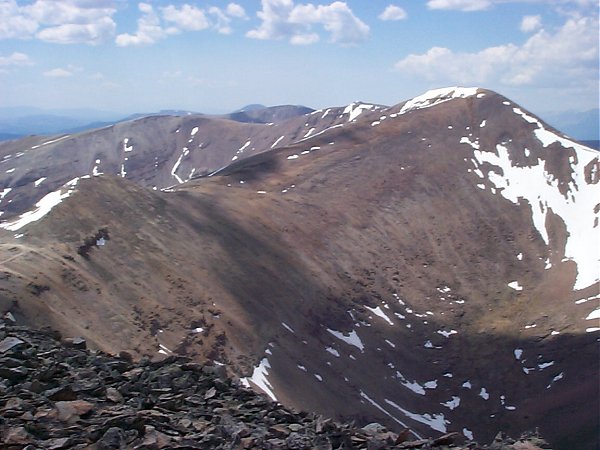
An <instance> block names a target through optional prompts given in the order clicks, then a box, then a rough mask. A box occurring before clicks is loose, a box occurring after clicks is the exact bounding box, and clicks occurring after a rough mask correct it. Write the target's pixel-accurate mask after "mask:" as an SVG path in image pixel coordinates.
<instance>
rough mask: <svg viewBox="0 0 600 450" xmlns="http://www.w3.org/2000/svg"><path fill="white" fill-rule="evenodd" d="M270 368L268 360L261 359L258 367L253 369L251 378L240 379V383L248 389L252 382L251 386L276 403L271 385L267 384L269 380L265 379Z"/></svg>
mask: <svg viewBox="0 0 600 450" xmlns="http://www.w3.org/2000/svg"><path fill="white" fill-rule="evenodd" d="M270 368H271V364H269V360H268V359H267V358H263V359H262V360H261V361H260V363H259V364H258V366H256V367H255V368H254V371H253V372H252V376H250V377H244V378H240V382H241V383H242V384H243V385H244V386H246V387H248V388H249V387H250V382H252V384H254V385H255V386H257V387H258V388H259V389H260V390H261V391H263V392H264V393H265V394H267V395H268V396H269V397H271V400H273V401H274V402H276V401H277V397H275V394H274V393H273V386H271V383H269V380H268V379H267V376H268V375H269V369H270Z"/></svg>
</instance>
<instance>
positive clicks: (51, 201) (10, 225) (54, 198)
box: [0, 177, 79, 231]
mask: <svg viewBox="0 0 600 450" xmlns="http://www.w3.org/2000/svg"><path fill="white" fill-rule="evenodd" d="M78 182H79V177H77V178H73V179H72V180H71V181H69V182H67V183H65V184H64V185H63V186H62V187H61V188H60V189H58V190H56V191H54V192H50V193H48V194H46V195H45V196H44V197H42V198H41V199H40V201H39V202H37V203H36V204H35V209H33V210H31V211H27V212H26V213H23V214H21V216H20V217H19V218H18V219H16V220H14V221H12V222H4V223H0V228H4V229H5V230H8V231H17V230H20V229H21V228H23V227H24V226H25V225H28V224H30V223H32V222H36V221H38V220H40V219H41V218H42V217H44V216H45V215H46V214H48V213H49V212H50V211H52V208H54V207H55V206H56V205H58V204H59V203H60V202H62V201H63V200H64V199H65V198H67V197H69V196H70V195H71V194H72V193H73V192H75V186H77V183H78Z"/></svg>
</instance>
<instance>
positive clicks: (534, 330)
mask: <svg viewBox="0 0 600 450" xmlns="http://www.w3.org/2000/svg"><path fill="white" fill-rule="evenodd" d="M196 127H197V129H196ZM313 128H314V130H313V131H310V132H309V130H311V129H313ZM195 129H196V131H194V130H195ZM177 130H179V131H177ZM275 130H276V131H275ZM284 131H285V134H283V136H284V137H283V138H281V142H276V140H277V139H278V138H279V136H281V135H282V134H280V133H283V132H284ZM164 133H166V134H164ZM276 135H279V136H276ZM165 136H170V138H167V137H165ZM173 136H175V139H174V140H175V141H176V142H173ZM274 136H276V137H275V138H274ZM33 139H34V138H30V139H28V140H24V141H20V142H19V143H15V144H14V145H15V146H13V147H10V148H8V147H6V146H4V147H0V148H1V149H2V151H3V152H4V153H2V154H11V155H14V156H11V157H9V158H5V160H6V161H8V162H5V163H4V167H8V166H11V167H12V168H14V171H12V172H9V173H8V174H5V173H3V177H4V178H3V181H2V182H3V183H4V185H3V186H4V187H5V189H4V193H5V197H4V199H3V201H2V203H0V207H2V208H3V209H4V211H5V217H8V220H7V221H5V222H4V223H2V224H1V226H2V228H3V230H0V232H1V233H2V236H1V243H2V244H1V248H0V258H1V259H0V260H1V261H2V277H3V281H2V291H1V292H0V308H2V311H10V313H11V314H13V315H14V316H15V317H16V318H17V321H22V322H25V323H28V324H31V325H36V326H39V325H50V326H53V327H56V328H58V329H60V330H62V331H63V333H65V334H67V335H83V336H85V337H86V338H87V339H88V340H89V341H90V342H91V343H93V344H94V345H95V346H97V347H99V348H102V349H105V350H108V351H113V352H116V351H119V350H128V351H131V352H132V353H134V354H136V355H148V356H151V357H156V358H158V357H161V355H169V354H172V353H179V354H185V355H188V356H190V357H193V358H196V359H198V360H205V359H212V360H216V361H218V362H220V363H224V364H226V366H227V367H228V370H229V371H230V372H231V373H233V374H235V375H237V376H240V377H242V379H243V380H244V382H246V383H247V384H248V385H250V386H253V387H255V388H257V389H260V390H263V391H264V392H266V393H267V394H268V395H269V396H270V397H272V398H276V399H277V400H278V401H280V402H282V403H283V404H285V405H289V406H294V407H297V408H302V409H309V410H316V411H319V412H321V413H323V414H326V415H329V416H333V417H337V418H354V419H356V420H358V421H359V422H364V423H368V422H372V421H377V422H381V423H385V424H387V425H388V426H390V427H392V428H393V427H396V428H402V427H410V428H411V429H412V430H413V434H414V437H415V438H416V437H418V436H421V435H430V434H431V433H434V432H440V433H443V432H447V431H458V432H460V433H462V434H464V435H465V437H467V438H471V437H474V438H475V439H477V440H481V441H490V440H491V439H492V438H493V436H494V435H495V433H496V432H497V431H498V430H500V429H502V430H505V431H507V432H509V433H510V434H513V435H516V434H518V433H519V432H521V431H523V430H525V429H532V428H535V427H539V428H540V431H541V432H542V434H543V435H544V436H545V437H547V438H548V439H549V440H550V441H551V443H552V444H553V445H554V446H555V447H557V448H594V446H595V445H597V439H598V436H597V428H596V426H597V423H598V419H599V417H598V412H599V408H598V406H599V405H598V383H597V375H598V348H597V339H598V331H600V328H599V327H598V318H599V317H600V313H599V309H598V290H599V283H598V259H599V258H598V256H599V255H598V248H599V246H598V220H599V218H598V215H599V212H600V206H599V205H598V203H599V200H598V199H599V198H600V196H599V195H598V194H600V190H599V186H598V180H599V176H600V171H599V169H600V162H599V159H598V153H597V152H595V151H593V150H591V149H589V148H586V147H584V146H581V145H579V144H577V143H575V142H572V141H570V140H568V139H567V138H565V137H563V136H562V135H561V134H560V133H558V132H556V131H555V130H553V129H551V128H550V127H549V126H547V125H546V124H544V123H543V122H541V121H540V120H539V119H537V118H536V117H535V116H533V115H532V114H530V113H529V112H527V111H524V110H523V109H522V108H520V107H519V106H518V105H515V104H513V103H511V102H510V101H509V100H507V99H506V98H504V97H502V96H500V95H498V94H495V93H493V92H490V91H486V90H483V89H459V88H449V89H443V90H436V91H431V92H428V93H427V94H425V95H423V96H421V97H417V98H415V99H412V100H410V101H408V102H404V103H401V104H399V105H396V106H393V107H390V108H383V107H375V106H370V105H364V104H353V105H350V106H348V107H347V108H345V109H342V108H337V109H331V110H325V111H317V112H313V113H311V114H309V115H307V116H300V117H295V118H292V119H289V120H286V121H283V122H281V123H274V124H273V125H268V124H247V123H236V122H232V121H226V120H222V119H218V120H217V119H210V118H205V117H184V118H168V117H164V118H152V119H148V120H145V119H143V120H140V121H136V122H133V123H129V124H121V125H118V126H115V127H112V128H110V129H106V130H99V131H97V132H96V133H85V134H82V135H78V136H73V137H66V138H64V139H62V140H60V141H56V142H51V143H47V144H46V145H41V144H43V142H45V141H40V140H38V141H34V140H33ZM55 139H59V138H55ZM125 139H128V140H127V142H125ZM248 140H250V144H248V145H247V146H246V147H245V148H244V151H242V152H239V153H238V150H236V148H241V146H243V145H245V142H247V141H248ZM190 141H191V142H190ZM94 142H95V143H96V144H92V143H94ZM200 143H208V144H206V147H203V145H201V144H200ZM217 143H225V144H226V145H223V146H221V144H218V145H217ZM240 143H241V145H240ZM17 144H18V145H19V146H20V147H17ZM275 144H277V145H275ZM209 145H210V146H211V147H210V148H211V149H213V150H210V151H209ZM115 146H116V148H115ZM130 146H131V147H133V149H132V150H127V151H126V150H125V149H126V147H130ZM253 146H254V148H252V147H253ZM32 147H35V148H32ZM184 147H187V149H188V150H189V152H188V153H187V154H184V153H185V151H184V150H182V148H184ZM271 147H272V148H271ZM19 148H20V149H21V152H22V153H23V155H21V156H18V157H17V153H16V151H17V150H18V149H19ZM191 148H193V149H194V150H193V151H192V150H190V149H191ZM110 149H113V150H112V153H111V152H110ZM156 149H160V151H157V150H156ZM166 149H170V150H166ZM50 151H51V152H50ZM101 151H103V152H104V153H102V154H101V156H100V157H98V155H100V153H99V152H101ZM50 154H52V157H51V158H50V157H49V155H50ZM69 155H70V156H69ZM124 155H130V156H127V157H128V158H129V159H128V160H127V161H126V162H125V163H123V161H124V159H123V158H124V157H125V156H124ZM136 155H137V156H136ZM161 155H162V157H163V158H164V159H161V160H160V162H159V164H158V165H157V166H155V164H154V162H153V159H152V158H160V157H161ZM181 155H183V156H182V157H181V160H179V162H177V160H176V158H179V156H181ZM235 156H238V157H237V158H235ZM136 157H137V158H138V160H136V159H135V158H136ZM69 158H70V159H71V160H74V159H77V160H78V161H80V162H81V164H79V165H77V166H76V170H75V171H70V172H69V170H68V169H67V161H68V159H69ZM120 158H121V159H120ZM95 159H100V160H101V161H102V162H101V163H99V164H104V165H103V166H100V167H99V168H97V169H96V170H97V172H99V171H102V172H105V173H106V175H104V176H97V177H94V176H91V177H88V176H86V177H85V178H84V177H81V175H83V174H90V173H91V174H93V173H94V169H93V168H94V166H91V163H92V162H93V161H95ZM232 160H233V161H232ZM22 161H26V163H24V162H23V163H22ZM56 161H59V163H57V162H56ZM61 161H62V162H61ZM44 164H45V168H43V169H42V168H40V167H44ZM120 164H124V165H125V169H124V171H125V172H126V174H125V176H124V177H119V176H114V174H115V173H117V172H118V168H119V165H120ZM224 166H226V167H224ZM108 168H110V170H109V169H108ZM192 169H195V170H194V174H195V173H201V174H212V175H213V176H206V177H201V178H198V179H195V178H194V176H193V175H192V174H190V172H191V171H192ZM219 169H220V170H219ZM215 171H217V172H216V173H215ZM3 172H5V171H3ZM55 172H57V173H58V172H60V173H58V174H57V175H53V174H54V173H55ZM173 173H174V174H176V175H177V176H178V177H179V178H180V180H176V181H186V180H188V179H192V178H194V179H192V180H191V181H187V182H184V183H181V184H177V185H176V186H173V187H171V188H170V189H167V190H166V191H164V192H161V191H160V190H158V189H157V190H156V191H155V190H153V189H151V188H152V187H154V186H156V187H157V188H162V187H166V186H170V185H173V184H176V183H173V178H175V177H174V175H173ZM109 174H112V176H111V175H109ZM186 174H187V175H186ZM44 176H45V177H46V178H47V180H48V182H47V181H46V180H45V181H43V182H38V183H37V185H35V184H36V181H38V180H39V179H40V178H41V177H44ZM75 176H80V178H77V179H75V180H72V181H71V182H70V183H68V184H64V183H65V182H66V181H67V180H70V179H72V178H73V177H75ZM51 177H53V178H52V179H53V181H52V182H50V178H51ZM7 183H8V184H7ZM44 186H46V188H45V189H48V190H47V191H39V192H38V191H36V189H40V188H43V187H44ZM6 188H12V190H10V191H8V192H6ZM149 188H150V189H149ZM13 191H14V192H13ZM44 192H47V193H45V194H44ZM10 200H12V202H11V203H8V201H10ZM35 202H38V205H37V208H35V209H34V210H33V211H31V212H30V214H29V215H23V216H17V215H16V214H17V213H21V212H22V211H24V210H27V209H29V208H30V207H31V205H32V204H33V203H35ZM13 205H14V206H13ZM10 214H12V217H10Z"/></svg>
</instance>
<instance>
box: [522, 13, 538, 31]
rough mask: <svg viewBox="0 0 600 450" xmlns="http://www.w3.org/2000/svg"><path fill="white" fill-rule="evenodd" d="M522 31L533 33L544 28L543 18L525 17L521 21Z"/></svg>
mask: <svg viewBox="0 0 600 450" xmlns="http://www.w3.org/2000/svg"><path fill="white" fill-rule="evenodd" d="M520 28H521V31H522V32H523V33H531V32H532V31H536V30H539V29H540V28H542V18H541V17H540V16H525V17H523V19H522V20H521V27H520Z"/></svg>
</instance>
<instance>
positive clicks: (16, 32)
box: [0, 0, 39, 39]
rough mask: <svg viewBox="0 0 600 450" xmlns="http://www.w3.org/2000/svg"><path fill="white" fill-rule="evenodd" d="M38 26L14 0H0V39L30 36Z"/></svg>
mask: <svg viewBox="0 0 600 450" xmlns="http://www.w3.org/2000/svg"><path fill="white" fill-rule="evenodd" d="M38 27H39V24H38V22H37V21H36V20H34V19H33V18H31V17H29V16H28V14H26V13H25V11H24V10H23V8H20V7H19V5H17V2H16V1H14V0H4V1H0V39H25V38H28V37H31V36H32V35H33V34H34V33H35V32H36V31H37V29H38Z"/></svg>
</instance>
